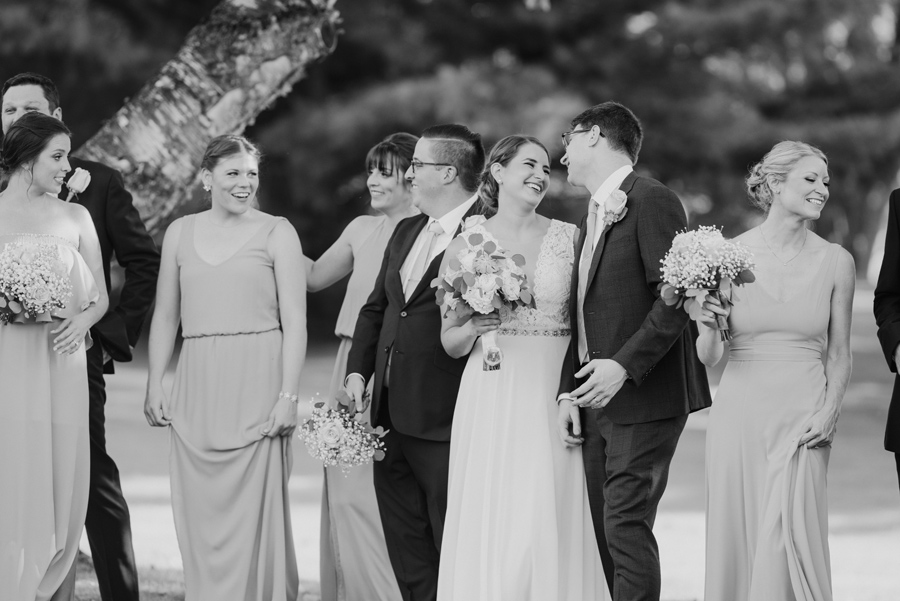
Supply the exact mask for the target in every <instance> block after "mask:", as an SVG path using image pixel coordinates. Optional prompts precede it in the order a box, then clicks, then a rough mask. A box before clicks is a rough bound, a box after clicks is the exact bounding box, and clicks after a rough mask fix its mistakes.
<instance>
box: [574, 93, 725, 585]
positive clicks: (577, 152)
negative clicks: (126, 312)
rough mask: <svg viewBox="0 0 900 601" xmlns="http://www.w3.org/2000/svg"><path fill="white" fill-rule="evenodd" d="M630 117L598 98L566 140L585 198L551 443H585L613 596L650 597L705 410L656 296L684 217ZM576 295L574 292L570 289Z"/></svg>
mask: <svg viewBox="0 0 900 601" xmlns="http://www.w3.org/2000/svg"><path fill="white" fill-rule="evenodd" d="M642 139H643V132H642V129H641V125H640V123H639V122H638V120H637V117H635V116H634V114H633V113H632V112H631V111H630V110H628V109H627V108H626V107H624V106H622V105H621V104H618V103H616V102H605V103H603V104H598V105H597V106H594V107H592V108H589V109H588V110H586V111H584V112H583V113H581V114H580V115H578V116H577V117H575V119H573V120H572V130H571V131H569V132H566V133H565V134H563V144H564V146H565V147H566V154H565V156H563V158H562V163H563V164H564V165H566V167H567V168H568V172H569V173H568V179H569V183H571V184H572V185H575V186H581V187H584V188H586V189H587V190H588V192H590V193H591V200H590V204H589V207H588V216H587V217H586V218H585V220H584V221H583V222H582V224H581V236H580V237H579V239H578V242H577V243H576V246H575V257H576V262H575V266H576V268H575V269H573V274H572V295H571V299H570V315H571V317H572V321H573V328H572V340H571V343H570V345H569V354H568V356H567V358H566V361H565V363H564V365H563V370H562V375H561V379H560V388H559V392H560V394H559V397H558V399H557V400H558V402H559V412H558V413H559V418H558V424H559V429H560V436H561V437H562V438H563V440H564V442H566V443H567V444H568V445H570V446H571V445H578V444H582V445H583V446H582V449H583V451H582V454H583V457H584V470H585V476H586V479H587V485H588V495H589V498H590V505H591V514H592V516H593V521H594V532H595V534H596V537H597V543H598V545H599V547H600V556H601V558H602V559H603V567H604V571H605V572H606V578H607V583H608V584H609V588H610V591H612V594H613V599H614V600H615V601H659V595H660V568H659V552H658V549H657V545H656V539H655V538H654V536H653V531H652V528H653V522H654V519H655V518H656V508H657V505H658V504H659V500H660V498H661V497H662V494H663V491H664V490H665V488H666V481H667V478H668V473H669V463H670V462H671V460H672V455H673V454H674V453H675V445H676V444H677V443H678V438H679V436H680V435H681V431H682V429H683V428H684V425H685V422H686V421H687V416H688V414H689V413H690V412H692V411H696V410H698V409H702V408H704V407H708V406H709V405H710V404H711V400H710V395H709V385H708V383H707V379H706V371H705V369H704V367H703V365H702V364H701V363H700V361H699V360H698V359H697V356H696V351H695V349H694V341H695V339H696V337H697V329H696V326H695V324H693V323H692V322H691V323H689V321H688V316H687V314H686V313H685V312H684V311H683V310H681V309H676V308H675V307H670V306H667V305H666V304H665V303H664V302H663V301H662V300H661V299H660V298H659V293H658V291H657V285H658V284H659V283H660V281H661V274H660V259H662V258H663V256H664V255H665V254H666V251H667V250H668V249H669V247H670V246H671V244H672V239H673V238H674V237H675V234H676V232H678V231H679V230H682V229H685V227H686V226H687V219H686V217H685V212H684V209H683V208H682V206H681V202H680V201H679V200H678V197H677V196H676V195H675V193H674V192H672V191H671V190H669V189H668V188H666V187H665V186H664V185H662V184H661V183H659V182H658V181H656V180H653V179H650V178H647V177H643V176H638V175H637V174H635V173H634V171H633V169H632V166H633V165H634V163H635V162H636V161H637V157H638V152H639V151H640V148H641V141H642ZM576 291H577V293H576Z"/></svg>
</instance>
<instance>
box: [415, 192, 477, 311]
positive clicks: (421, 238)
mask: <svg viewBox="0 0 900 601" xmlns="http://www.w3.org/2000/svg"><path fill="white" fill-rule="evenodd" d="M476 200H478V195H477V194H476V195H475V196H473V197H472V198H470V199H468V200H466V201H465V202H464V203H462V204H461V205H459V206H458V207H456V208H454V209H451V210H450V211H448V212H447V213H445V214H444V216H443V217H441V218H439V219H434V218H431V219H429V220H428V222H427V223H426V224H425V227H423V228H422V231H421V232H419V235H418V237H417V238H416V241H415V243H413V246H412V248H411V249H410V250H409V254H408V255H406V259H405V260H404V261H403V266H402V267H401V268H400V281H401V282H403V290H404V291H405V292H406V297H407V300H408V299H409V295H410V294H412V290H407V283H408V282H409V278H410V276H411V275H412V274H411V273H410V272H411V271H412V267H413V265H415V264H416V258H417V257H418V256H419V254H420V253H422V252H425V248H424V246H425V238H426V237H427V236H426V233H427V231H428V226H429V225H431V222H432V221H437V222H438V223H440V224H441V229H443V230H444V231H443V233H442V234H440V235H439V236H437V238H435V241H434V246H433V247H432V249H431V254H430V255H429V256H428V259H427V260H426V262H425V264H426V265H431V262H432V261H433V260H434V258H435V257H436V256H438V255H439V254H441V253H442V252H444V251H445V250H447V247H448V246H450V241H451V240H453V237H454V236H455V235H456V230H457V229H458V228H459V224H460V222H461V221H462V219H463V216H465V214H466V213H468V212H469V209H471V208H472V205H474V204H475V201H476Z"/></svg>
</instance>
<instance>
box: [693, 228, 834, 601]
mask: <svg viewBox="0 0 900 601" xmlns="http://www.w3.org/2000/svg"><path fill="white" fill-rule="evenodd" d="M839 250H840V247H839V246H837V245H831V246H829V247H828V249H827V250H826V252H825V253H824V258H823V260H822V263H820V265H819V266H818V268H817V269H815V270H814V273H813V275H812V277H811V279H810V281H809V284H808V285H806V286H803V287H802V288H801V290H800V292H798V293H796V294H795V295H794V296H793V297H791V298H789V299H787V300H786V301H785V302H779V301H777V300H776V299H774V298H773V297H772V296H771V295H769V293H768V292H766V290H765V288H764V287H763V285H761V284H760V283H759V282H757V283H754V284H749V285H747V286H744V287H743V288H740V289H739V292H738V294H739V299H738V300H737V301H736V302H735V304H734V306H733V307H732V311H731V317H730V319H729V323H730V326H731V331H732V335H733V340H732V341H731V345H730V354H729V359H728V365H727V366H726V368H725V372H724V373H723V375H722V380H721V383H720V384H719V389H718V392H717V394H716V397H715V401H714V402H713V406H712V409H711V410H710V415H709V426H708V430H707V435H706V488H707V520H706V596H705V598H706V599H708V600H710V601H716V600H728V601H831V599H832V593H831V567H830V560H829V551H828V507H827V497H826V472H827V468H828V458H829V455H830V452H831V448H830V447H822V448H816V449H810V448H807V447H806V445H803V446H798V441H799V440H800V438H801V436H802V435H803V434H804V429H805V428H804V425H805V424H806V422H807V420H808V419H809V418H810V417H811V416H812V415H813V414H815V413H816V411H818V410H819V409H821V408H822V407H823V406H824V402H825V388H826V385H827V382H826V380H825V367H824V363H823V361H824V358H825V352H826V338H827V332H828V324H829V319H830V315H831V296H832V292H833V290H834V280H835V266H836V262H837V257H838V252H839Z"/></svg>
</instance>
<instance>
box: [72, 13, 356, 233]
mask: <svg viewBox="0 0 900 601" xmlns="http://www.w3.org/2000/svg"><path fill="white" fill-rule="evenodd" d="M334 3H335V0H223V1H222V3H221V4H219V5H218V6H217V7H216V8H215V9H214V10H213V12H212V13H211V14H210V16H209V18H208V19H207V20H206V21H205V22H204V23H201V24H200V25H198V26H197V27H195V28H194V29H193V30H192V31H191V32H190V33H189V34H188V36H187V39H186V40H185V43H184V46H182V48H181V50H179V52H178V54H177V55H176V56H175V58H173V59H172V60H171V61H169V62H168V63H167V64H166V65H165V66H164V67H163V68H162V70H161V71H160V73H159V75H158V76H157V77H156V78H155V79H153V80H151V81H149V82H148V83H147V84H146V85H145V86H144V87H143V89H141V91H140V92H139V93H138V94H137V96H135V97H134V98H132V99H131V100H129V101H128V102H127V103H126V104H125V106H123V107H122V108H121V109H120V110H119V112H118V113H116V115H115V116H114V117H113V118H112V119H110V120H109V121H108V122H106V123H105V124H104V125H103V127H102V128H101V129H100V131H99V132H97V133H96V134H95V135H94V136H93V137H92V138H91V139H90V140H88V141H87V142H86V143H85V144H84V145H83V146H82V147H81V148H79V149H78V152H77V153H76V154H77V155H78V156H81V157H83V158H85V159H90V160H94V161H99V162H101V163H105V164H107V165H110V166H112V167H115V168H117V169H119V170H120V171H121V172H122V174H123V176H124V177H125V184H126V187H127V188H128V190H129V191H130V192H131V193H132V194H133V195H134V204H135V206H136V207H137V209H138V211H139V212H140V213H141V217H142V218H143V219H144V222H145V223H146V224H147V227H148V228H149V229H150V231H151V232H152V233H157V232H159V231H160V230H161V229H162V228H164V227H165V226H166V225H168V223H169V222H170V221H171V220H172V219H173V218H174V217H175V216H177V214H176V211H177V210H178V208H179V207H180V206H182V205H183V204H185V203H186V201H188V200H189V199H190V198H191V197H192V194H193V192H194V190H195V188H196V185H195V184H196V180H197V174H198V171H199V164H200V159H201V158H202V155H203V151H204V150H205V148H206V145H207V143H208V142H209V140H210V139H212V138H213V137H215V136H217V135H220V134H226V133H240V132H242V131H243V130H244V128H246V127H247V126H248V125H250V124H252V123H253V121H254V119H255V118H256V116H257V115H258V114H259V113H260V112H262V111H263V110H265V109H266V108H267V107H268V106H269V105H270V104H271V103H272V102H273V101H274V100H275V99H276V98H277V97H279V96H283V95H285V94H287V93H288V92H289V91H290V90H291V87H292V86H293V84H294V83H296V82H297V81H298V80H300V79H301V78H302V77H303V76H304V74H305V73H306V69H307V67H308V65H309V64H310V63H313V62H314V61H317V60H321V59H323V58H325V57H326V56H328V55H329V54H330V53H331V52H332V51H333V50H334V47H335V44H336V42H337V35H338V24H339V23H340V17H339V15H338V12H337V10H336V9H335V8H334Z"/></svg>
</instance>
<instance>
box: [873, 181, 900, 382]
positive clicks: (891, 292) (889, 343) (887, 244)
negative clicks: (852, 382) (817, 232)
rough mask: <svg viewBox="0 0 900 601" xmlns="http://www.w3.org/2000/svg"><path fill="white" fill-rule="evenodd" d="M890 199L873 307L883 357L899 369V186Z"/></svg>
mask: <svg viewBox="0 0 900 601" xmlns="http://www.w3.org/2000/svg"><path fill="white" fill-rule="evenodd" d="M888 203H889V204H888V221H887V233H886V235H885V238H884V260H883V261H882V263H881V272H880V273H879V274H878V284H876V286H875V304H874V309H875V322H876V323H877V324H878V340H879V341H880V342H881V349H882V350H883V351H884V358H885V359H886V360H887V363H888V366H889V367H890V368H891V371H892V372H895V373H896V372H897V363H896V350H897V345H898V344H900V190H894V191H893V192H891V198H890V200H889V201H888Z"/></svg>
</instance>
